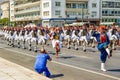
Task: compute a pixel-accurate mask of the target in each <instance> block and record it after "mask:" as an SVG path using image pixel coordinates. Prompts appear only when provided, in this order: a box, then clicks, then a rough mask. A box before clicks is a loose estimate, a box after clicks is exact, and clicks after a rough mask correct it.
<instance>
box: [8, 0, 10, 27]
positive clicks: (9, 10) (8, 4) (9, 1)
mask: <svg viewBox="0 0 120 80" xmlns="http://www.w3.org/2000/svg"><path fill="white" fill-rule="evenodd" d="M8 9H9V11H8V12H9V23H8V26H10V0H9V2H8Z"/></svg>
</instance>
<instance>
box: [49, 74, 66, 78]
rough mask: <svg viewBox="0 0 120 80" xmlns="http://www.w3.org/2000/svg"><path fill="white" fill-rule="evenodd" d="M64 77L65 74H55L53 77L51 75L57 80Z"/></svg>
mask: <svg viewBox="0 0 120 80" xmlns="http://www.w3.org/2000/svg"><path fill="white" fill-rule="evenodd" d="M62 76H64V75H63V74H53V75H51V77H50V78H57V77H62Z"/></svg>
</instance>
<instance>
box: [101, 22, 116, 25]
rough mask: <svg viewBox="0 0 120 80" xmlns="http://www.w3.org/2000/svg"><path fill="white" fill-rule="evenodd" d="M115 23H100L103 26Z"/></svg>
mask: <svg viewBox="0 0 120 80" xmlns="http://www.w3.org/2000/svg"><path fill="white" fill-rule="evenodd" d="M114 23H115V22H103V23H100V24H101V25H113V24H114Z"/></svg>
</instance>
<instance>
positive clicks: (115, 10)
mask: <svg viewBox="0 0 120 80" xmlns="http://www.w3.org/2000/svg"><path fill="white" fill-rule="evenodd" d="M100 16H101V17H100V19H101V22H102V23H114V22H117V23H119V24H120V0H101V11H100Z"/></svg>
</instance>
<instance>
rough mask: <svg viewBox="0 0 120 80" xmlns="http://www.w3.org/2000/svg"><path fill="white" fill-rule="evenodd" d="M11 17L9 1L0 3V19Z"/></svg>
mask: <svg viewBox="0 0 120 80" xmlns="http://www.w3.org/2000/svg"><path fill="white" fill-rule="evenodd" d="M3 18H9V1H4V2H2V3H0V19H3Z"/></svg>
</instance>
